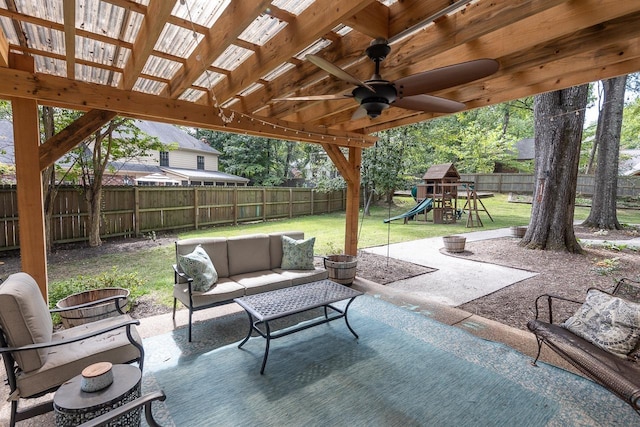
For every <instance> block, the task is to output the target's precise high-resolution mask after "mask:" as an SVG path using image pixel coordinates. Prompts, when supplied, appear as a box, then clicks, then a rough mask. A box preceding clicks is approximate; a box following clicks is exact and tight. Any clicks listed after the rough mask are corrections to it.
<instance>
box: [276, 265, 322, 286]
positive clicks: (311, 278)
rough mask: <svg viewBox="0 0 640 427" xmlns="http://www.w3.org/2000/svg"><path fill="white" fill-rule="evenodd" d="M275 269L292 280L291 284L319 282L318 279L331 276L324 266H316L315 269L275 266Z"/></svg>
mask: <svg viewBox="0 0 640 427" xmlns="http://www.w3.org/2000/svg"><path fill="white" fill-rule="evenodd" d="M273 271H275V272H276V273H278V274H281V275H282V276H284V277H286V278H287V279H289V280H291V286H296V285H302V284H303V283H309V282H317V281H318V280H324V279H326V278H328V277H329V272H328V271H327V270H325V269H324V268H315V269H313V270H283V269H281V268H274V269H273Z"/></svg>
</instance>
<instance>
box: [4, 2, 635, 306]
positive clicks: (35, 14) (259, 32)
mask: <svg viewBox="0 0 640 427" xmlns="http://www.w3.org/2000/svg"><path fill="white" fill-rule="evenodd" d="M0 3H1V4H0V25H1V30H2V34H0V53H1V55H0V65H1V67H0V97H2V98H4V99H10V100H11V102H12V106H13V120H14V129H15V145H16V146H15V157H16V170H17V182H18V210H19V221H20V236H19V237H20V247H21V255H22V269H23V270H24V271H26V272H28V273H30V274H31V275H32V276H34V277H35V278H36V280H37V281H38V283H39V284H40V286H41V289H42V292H43V295H45V296H46V287H47V267H46V252H45V233H44V219H43V209H42V180H41V171H42V170H43V169H44V168H46V167H47V166H49V165H51V164H53V162H55V161H56V160H57V159H58V158H59V157H60V156H62V155H63V154H64V153H66V152H67V151H69V150H70V149H72V148H73V147H74V146H76V145H77V144H78V143H79V142H81V141H82V140H83V139H84V138H85V137H87V136H88V135H90V134H91V133H92V132H93V131H95V130H96V129H98V128H99V127H100V126H102V125H103V124H105V123H106V122H107V121H109V120H110V119H112V118H113V117H115V116H116V115H120V116H127V117H133V118H141V119H148V120H154V121H161V122H169V123H175V124H181V125H187V126H194V127H199V128H206V129H213V130H220V131H225V132H236V133H244V134H251V135H260V136H267V137H272V138H280V139H285V140H292V141H299V142H306V143H314V144H320V145H321V146H322V147H323V148H324V149H325V151H326V152H327V154H328V155H329V157H330V158H331V159H332V160H333V162H334V163H335V165H336V167H337V168H338V170H339V171H340V173H341V174H342V176H343V177H344V179H345V181H346V182H347V220H346V227H345V252H346V253H349V254H355V253H356V250H357V240H356V239H357V223H358V207H359V206H358V201H359V196H360V193H359V191H360V161H361V157H362V150H363V149H365V148H366V147H368V146H371V145H372V144H373V143H374V142H375V138H374V137H372V136H371V135H372V134H373V133H375V132H377V131H381V130H385V129H390V128H394V127H399V126H403V125H407V124H411V123H416V122H420V121H425V120H429V119H432V118H434V117H436V116H438V114H434V113H424V112H418V111H413V110H406V109H402V108H389V109H387V110H385V111H384V112H383V113H382V115H381V116H379V117H377V118H375V119H370V118H369V117H365V118H361V119H356V120H352V114H353V112H354V110H355V109H356V108H357V107H358V105H357V103H356V102H355V100H353V99H344V100H335V101H313V102H310V101H300V102H293V101H279V100H277V99H279V98H282V97H290V96H311V95H324V94H340V93H343V92H346V91H350V90H351V89H353V85H350V84H349V83H345V82H344V81H342V80H339V79H337V78H335V77H332V76H330V75H328V74H327V72H325V71H323V70H321V69H320V68H318V67H317V66H315V65H313V64H312V63H310V62H309V61H308V60H306V59H305V55H306V54H308V53H312V54H315V55H317V56H320V57H322V58H324V59H326V60H328V61H331V62H333V63H334V64H336V65H338V66H339V67H341V68H342V69H344V70H346V71H347V72H348V73H350V74H351V75H353V76H356V77H357V78H359V79H361V80H367V79H369V78H370V76H371V75H372V73H373V69H374V68H373V64H372V62H371V61H370V60H369V59H368V58H367V57H366V56H365V55H364V50H365V49H366V47H367V46H369V44H370V42H371V41H372V40H373V39H375V38H385V39H387V40H389V41H390V42H391V48H392V51H391V54H390V55H389V56H388V57H387V58H386V59H385V60H384V62H383V63H382V70H381V74H382V75H383V77H384V78H385V79H387V80H389V81H394V80H396V79H399V78H402V77H405V76H408V75H411V74H414V73H417V72H421V71H426V70H431V69H434V68H438V67H443V66H447V65H451V64H456V63H460V62H465V61H470V60H475V59H480V58H492V59H495V60H497V61H498V62H499V64H500V68H499V70H498V72H496V73H495V74H493V75H491V76H489V77H487V78H484V79H480V80H477V81H474V82H471V83H467V84H462V85H459V86H455V87H452V88H450V89H446V90H440V91H437V92H435V93H431V95H435V96H439V97H444V98H448V99H452V100H455V101H459V102H463V103H465V104H466V108H467V109H473V108H477V107H483V106H487V105H492V104H496V103H500V102H504V101H508V100H513V99H517V98H521V97H524V96H529V95H533V94H537V93H542V92H546V91H552V90H557V89H562V88H566V87H570V86H573V85H577V84H582V83H586V82H591V81H595V80H599V79H605V78H610V77H614V76H617V75H623V74H628V73H631V72H635V71H638V70H640V1H637V0H631V1H620V0H615V1H614V0H491V1H487V0H458V1H457V2H453V1H451V0H322V1H321V0H231V1H229V0H5V1H3V2H0ZM38 105H48V106H57V107H64V108H71V109H75V110H80V111H84V112H85V114H84V116H83V117H82V118H80V119H78V120H77V121H76V122H75V123H73V124H71V125H70V126H69V127H68V128H66V129H65V130H63V131H61V132H60V133H58V134H57V135H55V136H54V137H52V138H51V139H49V140H47V141H44V142H41V141H40V132H39V124H38V112H37V106H38Z"/></svg>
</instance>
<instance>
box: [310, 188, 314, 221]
mask: <svg viewBox="0 0 640 427" xmlns="http://www.w3.org/2000/svg"><path fill="white" fill-rule="evenodd" d="M309 191H310V192H311V215H313V211H314V208H315V206H314V205H315V197H314V196H315V191H313V188H310V189H309Z"/></svg>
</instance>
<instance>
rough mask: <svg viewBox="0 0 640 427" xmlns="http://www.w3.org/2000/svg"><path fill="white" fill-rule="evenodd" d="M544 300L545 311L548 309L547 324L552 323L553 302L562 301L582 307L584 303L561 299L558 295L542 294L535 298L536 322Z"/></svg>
mask: <svg viewBox="0 0 640 427" xmlns="http://www.w3.org/2000/svg"><path fill="white" fill-rule="evenodd" d="M545 300H546V301H547V309H548V315H549V318H548V319H547V320H548V322H549V323H553V302H554V301H563V302H568V303H571V304H578V305H582V304H583V303H584V301H576V300H573V299H570V298H565V297H561V296H559V295H553V294H542V295H540V296H539V297H538V298H536V303H535V304H536V320H538V319H540V315H541V310H540V304H542V302H543V301H545Z"/></svg>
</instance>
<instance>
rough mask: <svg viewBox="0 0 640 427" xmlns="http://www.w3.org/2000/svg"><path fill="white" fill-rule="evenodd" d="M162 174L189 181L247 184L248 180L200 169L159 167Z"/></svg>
mask: <svg viewBox="0 0 640 427" xmlns="http://www.w3.org/2000/svg"><path fill="white" fill-rule="evenodd" d="M160 169H161V170H162V171H163V172H166V173H167V174H169V175H175V176H178V177H180V178H181V179H189V180H190V181H205V180H207V181H221V182H235V183H244V184H246V183H248V182H249V179H247V178H243V177H241V176H237V175H231V174H228V173H224V172H219V171H205V170H200V169H197V170H196V169H181V168H169V167H164V166H163V167H160Z"/></svg>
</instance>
